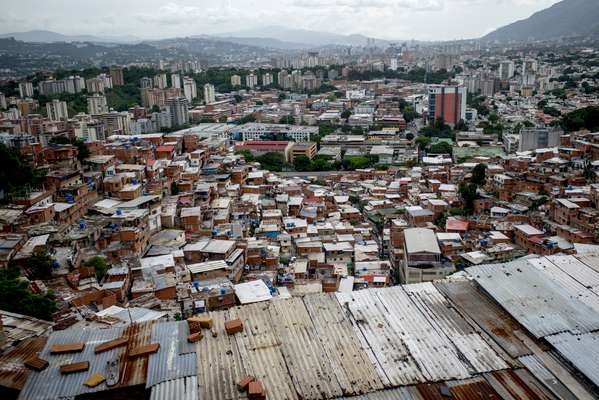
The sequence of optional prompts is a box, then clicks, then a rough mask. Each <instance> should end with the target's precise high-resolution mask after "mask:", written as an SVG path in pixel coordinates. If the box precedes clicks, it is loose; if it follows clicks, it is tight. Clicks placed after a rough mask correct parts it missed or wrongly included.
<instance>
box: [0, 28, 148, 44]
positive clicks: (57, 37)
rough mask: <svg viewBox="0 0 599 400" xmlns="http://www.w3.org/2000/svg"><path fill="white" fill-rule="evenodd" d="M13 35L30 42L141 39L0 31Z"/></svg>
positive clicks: (128, 36)
mask: <svg viewBox="0 0 599 400" xmlns="http://www.w3.org/2000/svg"><path fill="white" fill-rule="evenodd" d="M10 37H14V38H15V39H16V40H20V41H23V42H30V43H59V42H67V43H71V42H91V43H138V42H141V39H140V38H138V37H136V36H132V35H122V36H105V37H98V36H93V35H63V34H62V33H57V32H52V31H43V30H34V31H27V32H11V33H2V34H0V38H2V39H5V38H10Z"/></svg>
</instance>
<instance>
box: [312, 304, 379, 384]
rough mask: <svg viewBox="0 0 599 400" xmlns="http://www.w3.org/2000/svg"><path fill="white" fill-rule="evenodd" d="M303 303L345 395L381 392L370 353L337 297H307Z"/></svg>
mask: <svg viewBox="0 0 599 400" xmlns="http://www.w3.org/2000/svg"><path fill="white" fill-rule="evenodd" d="M303 301H304V304H305V306H306V309H307V311H308V314H310V318H311V319H312V323H313V324H314V329H315V330H316V335H317V337H318V338H319V339H320V341H321V342H322V345H323V347H324V349H325V354H326V356H327V358H328V359H329V362H330V363H331V367H332V370H333V373H334V374H335V376H336V377H337V381H338V382H339V385H340V386H341V388H342V389H343V393H345V394H351V395H356V394H361V393H368V392H371V391H374V390H379V389H382V388H383V383H382V382H381V379H380V377H379V375H378V374H377V372H376V369H375V367H374V365H373V363H372V362H371V361H370V358H369V356H368V353H367V352H366V350H365V349H364V348H363V346H362V344H361V343H360V339H359V338H358V337H357V336H356V332H355V331H354V329H353V328H352V325H351V322H350V321H349V320H348V317H347V316H346V315H345V312H344V310H343V309H342V308H341V306H340V305H339V302H338V301H337V299H336V298H335V297H334V295H333V294H316V295H312V296H304V297H303Z"/></svg>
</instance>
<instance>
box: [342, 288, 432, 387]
mask: <svg viewBox="0 0 599 400" xmlns="http://www.w3.org/2000/svg"><path fill="white" fill-rule="evenodd" d="M336 295H337V299H338V300H339V302H340V303H341V304H342V305H343V307H345V308H346V309H347V310H348V313H349V315H350V321H351V323H352V326H353V328H354V330H355V332H356V334H357V335H358V337H359V338H360V340H361V341H362V345H363V346H364V348H367V349H369V352H368V354H369V356H370V357H371V360H372V362H373V363H375V367H376V370H377V372H378V374H379V376H380V378H381V380H382V382H383V384H384V385H385V386H400V385H408V384H413V383H418V382H425V381H426V380H427V379H430V377H428V376H425V375H424V372H423V371H421V370H420V367H419V366H418V364H417V363H416V360H414V357H413V356H412V355H411V354H410V351H409V350H408V348H407V346H406V344H405V343H404V341H403V340H402V339H401V337H400V335H398V333H397V332H396V331H395V329H394V328H393V326H392V325H391V324H390V322H389V321H388V319H387V315H388V314H389V311H388V310H387V309H385V307H384V306H383V304H382V303H381V302H380V301H379V300H378V298H377V297H376V296H375V295H374V294H372V291H371V290H368V291H357V292H350V293H336ZM427 375H428V374H427Z"/></svg>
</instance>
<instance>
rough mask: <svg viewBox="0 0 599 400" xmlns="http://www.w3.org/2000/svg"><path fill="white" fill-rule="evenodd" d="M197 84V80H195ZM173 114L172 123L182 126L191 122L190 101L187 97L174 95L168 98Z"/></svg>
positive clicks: (169, 107) (168, 105)
mask: <svg viewBox="0 0 599 400" xmlns="http://www.w3.org/2000/svg"><path fill="white" fill-rule="evenodd" d="M194 84H195V81H194ZM166 106H167V108H168V110H169V112H170V115H171V125H172V126H181V125H185V124H187V123H188V122H189V112H188V107H189V101H188V100H187V98H185V97H173V98H170V99H167V100H166Z"/></svg>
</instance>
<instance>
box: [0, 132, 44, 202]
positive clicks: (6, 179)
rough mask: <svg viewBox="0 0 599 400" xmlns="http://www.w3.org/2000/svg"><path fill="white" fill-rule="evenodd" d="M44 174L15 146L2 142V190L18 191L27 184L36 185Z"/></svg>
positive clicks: (0, 170)
mask: <svg viewBox="0 0 599 400" xmlns="http://www.w3.org/2000/svg"><path fill="white" fill-rule="evenodd" d="M41 181H42V176H41V174H39V173H38V172H36V171H35V170H34V169H33V168H32V167H31V165H30V164H29V163H28V162H27V160H25V158H24V157H23V155H22V154H21V153H20V152H19V151H18V150H16V149H14V148H9V147H6V146H5V145H4V144H2V143H0V190H1V191H4V192H5V193H6V194H13V193H17V192H19V191H20V190H22V189H23V188H25V187H27V186H36V185H37V184H39V183H40V182H41Z"/></svg>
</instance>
